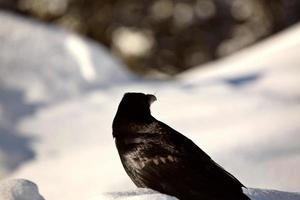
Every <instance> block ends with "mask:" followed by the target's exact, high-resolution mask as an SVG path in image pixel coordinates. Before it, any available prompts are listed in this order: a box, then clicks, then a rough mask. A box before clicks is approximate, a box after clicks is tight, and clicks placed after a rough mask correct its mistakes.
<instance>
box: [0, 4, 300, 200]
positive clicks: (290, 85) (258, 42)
mask: <svg viewBox="0 0 300 200" xmlns="http://www.w3.org/2000/svg"><path fill="white" fill-rule="evenodd" d="M299 20H300V1H298V0H181V1H179V0H178V1H177V0H155V1H146V0H0V179H4V178H9V179H11V178H26V179H29V180H31V181H33V182H35V183H37V185H38V186H39V188H40V191H41V194H43V196H44V197H45V199H72V200H82V199H90V198H89V197H91V196H92V195H93V194H102V193H105V192H111V191H122V190H129V189H131V188H135V186H134V185H133V184H132V182H131V180H130V179H129V178H128V176H127V175H126V174H125V171H124V169H123V167H122V165H121V163H120V161H119V156H118V154H117V151H116V148H115V144H114V140H113V138H112V135H111V131H112V130H111V123H112V120H113V117H114V115H115V112H116V109H117V106H118V104H119V102H120V100H121V98H122V96H123V94H124V93H125V92H129V91H135V92H144V93H151V94H155V95H156V96H157V99H158V101H157V102H156V103H154V104H153V105H152V108H151V110H152V114H153V115H154V117H156V118H157V119H159V120H161V121H163V122H165V123H167V124H169V125H170V126H171V127H174V128H175V129H176V130H178V131H180V132H182V133H183V134H184V135H186V136H187V137H189V138H191V139H192V140H193V141H195V143H196V144H197V145H199V146H200V147H201V148H202V149H203V150H204V151H205V152H207V153H208V154H209V155H210V156H211V157H212V158H213V159H214V160H215V161H216V162H218V163H219V164H220V165H222V166H223V167H224V168H225V169H226V170H228V171H229V172H231V173H232V174H234V176H236V177H237V178H238V179H239V180H240V181H241V182H242V183H243V184H244V185H246V186H247V187H253V188H255V187H259V188H267V189H277V190H284V191H296V192H299V191H300V182H299V180H300V171H299V169H300V140H297V138H299V136H300V135H299V134H300V77H299V75H300V59H299V55H300V24H299ZM0 185H1V182H0Z"/></svg>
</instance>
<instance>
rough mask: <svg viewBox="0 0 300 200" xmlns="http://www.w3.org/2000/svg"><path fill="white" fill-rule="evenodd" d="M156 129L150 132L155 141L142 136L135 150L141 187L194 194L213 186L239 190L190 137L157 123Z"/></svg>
mask: <svg viewBox="0 0 300 200" xmlns="http://www.w3.org/2000/svg"><path fill="white" fill-rule="evenodd" d="M156 130H157V134H153V135H159V140H157V138H156V139H155V140H151V139H145V141H146V143H144V144H143V145H140V146H139V147H138V151H137V152H138V153H137V155H138V156H140V158H139V159H140V160H139V162H140V163H141V164H140V167H141V168H140V170H138V171H137V177H138V179H141V181H140V182H141V183H143V184H144V186H147V187H151V188H153V189H156V190H158V191H161V192H165V191H167V193H171V194H172V192H173V193H176V191H177V190H184V192H189V193H191V194H192V193H193V192H194V193H195V195H196V196H197V195H198V193H199V192H201V191H202V190H204V191H206V193H209V192H210V190H212V189H213V188H216V187H217V188H224V193H226V190H228V189H230V191H234V190H236V191H241V187H242V186H243V185H242V184H241V183H240V182H239V181H238V180H237V179H236V178H235V177H234V176H232V175H231V174H230V173H228V172H227V171H225V170H224V169H223V168H222V167H220V166H219V165H218V164H216V163H215V162H214V161H213V160H212V159H211V158H210V157H209V156H208V155H207V154H206V153H205V152H204V151H202V150H201V149H200V148H199V147H198V146H197V145H195V144H194V143H193V142H192V141H191V140H190V139H188V138H186V137H185V136H183V135H182V134H180V133H179V132H177V131H176V130H174V129H172V128H171V127H169V126H167V125H166V124H164V123H161V122H159V127H156V129H153V130H152V131H156ZM139 148H140V149H139ZM157 180H159V182H158V181H157ZM142 186H143V185H141V187H142ZM170 186H172V187H170ZM214 192H215V191H211V193H214ZM219 192H221V193H222V191H220V190H219ZM203 195H204V193H203Z"/></svg>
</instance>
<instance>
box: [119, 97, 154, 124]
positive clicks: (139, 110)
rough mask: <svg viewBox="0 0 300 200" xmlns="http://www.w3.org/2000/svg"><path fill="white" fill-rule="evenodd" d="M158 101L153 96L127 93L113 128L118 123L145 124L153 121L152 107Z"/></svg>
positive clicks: (120, 105)
mask: <svg viewBox="0 0 300 200" xmlns="http://www.w3.org/2000/svg"><path fill="white" fill-rule="evenodd" d="M154 101H156V97H155V96H154V95H152V94H144V93H125V94H124V96H123V98H122V100H121V102H120V104H119V107H118V111H117V113H116V116H115V119H114V122H113V128H114V126H115V125H116V124H118V123H124V122H125V123H127V122H145V121H147V120H150V119H152V116H151V112H150V105H151V104H152V103H153V102H154Z"/></svg>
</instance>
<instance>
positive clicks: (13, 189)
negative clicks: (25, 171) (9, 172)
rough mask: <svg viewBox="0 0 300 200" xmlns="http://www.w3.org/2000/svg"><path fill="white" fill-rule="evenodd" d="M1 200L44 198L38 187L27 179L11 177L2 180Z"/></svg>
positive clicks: (0, 187) (37, 199) (42, 199)
mask: <svg viewBox="0 0 300 200" xmlns="http://www.w3.org/2000/svg"><path fill="white" fill-rule="evenodd" d="M0 199H1V200H44V198H43V197H42V196H41V195H40V194H39V191H38V187H37V186H36V184H34V183H33V182H31V181H28V180H25V179H11V180H4V181H1V182H0Z"/></svg>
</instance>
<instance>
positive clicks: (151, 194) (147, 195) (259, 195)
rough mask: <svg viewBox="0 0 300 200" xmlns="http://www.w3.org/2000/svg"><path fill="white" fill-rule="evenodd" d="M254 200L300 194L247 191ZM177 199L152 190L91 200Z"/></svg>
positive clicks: (291, 199) (295, 199)
mask: <svg viewBox="0 0 300 200" xmlns="http://www.w3.org/2000/svg"><path fill="white" fill-rule="evenodd" d="M244 192H245V194H247V196H249V197H250V198H251V199H252V200H299V199H300V193H291V192H282V191H276V190H261V189H253V188H251V189H245V190H244ZM176 199H177V198H175V197H172V196H168V195H164V194H160V193H157V192H155V191H153V190H150V189H142V188H139V189H135V190H130V191H126V192H114V193H107V194H103V195H101V196H98V197H94V198H92V199H91V200H176Z"/></svg>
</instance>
